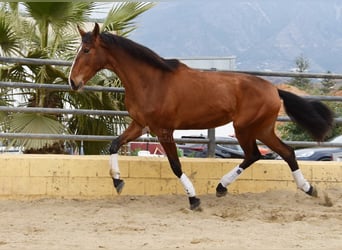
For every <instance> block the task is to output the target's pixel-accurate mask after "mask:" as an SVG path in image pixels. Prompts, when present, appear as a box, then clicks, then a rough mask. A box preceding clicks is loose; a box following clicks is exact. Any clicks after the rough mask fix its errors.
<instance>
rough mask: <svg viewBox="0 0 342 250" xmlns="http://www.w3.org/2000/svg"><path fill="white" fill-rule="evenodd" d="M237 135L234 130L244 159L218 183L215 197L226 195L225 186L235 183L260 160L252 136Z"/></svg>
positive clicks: (243, 133) (245, 133)
mask: <svg viewBox="0 0 342 250" xmlns="http://www.w3.org/2000/svg"><path fill="white" fill-rule="evenodd" d="M244 131H245V132H242V133H239V131H238V130H236V137H237V139H238V141H239V143H240V146H241V147H242V149H243V151H244V153H245V158H244V160H243V161H242V163H241V164H239V165H238V166H236V167H235V168H233V169H232V170H231V171H230V172H228V173H227V174H226V175H224V176H223V177H222V179H221V181H220V183H219V184H218V185H217V187H216V196H217V197H222V196H224V195H226V194H227V191H228V190H227V186H228V185H229V184H231V183H232V182H233V181H235V180H236V179H237V178H238V177H239V175H240V174H241V173H242V172H243V171H244V170H245V169H246V168H248V167H249V166H250V165H252V164H253V163H254V162H256V161H257V160H259V159H260V157H261V154H260V152H259V149H258V147H257V144H256V140H255V139H254V137H253V135H249V134H248V133H247V132H246V131H248V130H247V129H246V130H244Z"/></svg>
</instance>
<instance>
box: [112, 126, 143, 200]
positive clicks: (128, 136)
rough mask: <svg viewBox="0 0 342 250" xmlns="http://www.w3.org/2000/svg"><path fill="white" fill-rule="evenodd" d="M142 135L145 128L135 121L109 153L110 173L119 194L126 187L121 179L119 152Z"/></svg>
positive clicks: (114, 141) (119, 137) (115, 141)
mask: <svg viewBox="0 0 342 250" xmlns="http://www.w3.org/2000/svg"><path fill="white" fill-rule="evenodd" d="M142 134H144V129H143V127H141V126H140V125H139V124H137V123H136V122H135V121H133V122H132V123H131V124H130V125H129V127H128V128H127V129H126V130H125V131H124V132H123V133H122V134H121V135H120V136H118V137H117V138H116V139H114V140H113V141H112V144H111V146H110V149H109V152H110V161H109V166H110V170H109V173H110V175H111V177H112V179H113V184H114V187H115V189H116V191H117V193H118V194H120V193H121V191H122V189H123V187H124V185H125V183H124V181H123V180H122V179H120V169H119V163H118V151H119V149H120V147H121V146H122V145H123V144H126V143H127V142H130V141H132V140H134V139H136V138H138V137H139V136H141V135H142Z"/></svg>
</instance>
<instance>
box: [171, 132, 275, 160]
mask: <svg viewBox="0 0 342 250" xmlns="http://www.w3.org/2000/svg"><path fill="white" fill-rule="evenodd" d="M182 138H183V139H184V138H188V139H205V138H206V137H203V136H182ZM216 140H220V141H231V142H236V139H235V138H234V137H216ZM177 147H178V148H179V149H181V150H182V151H183V156H186V157H201V158H205V157H207V156H208V145H207V144H206V143H203V144H198V143H197V144H194V143H186V144H177ZM259 150H260V152H261V154H262V156H263V158H264V159H272V158H274V154H273V152H272V151H270V150H269V149H268V148H265V147H259ZM215 157H217V158H244V157H245V154H244V152H243V150H242V148H241V147H240V145H239V144H223V143H222V144H221V143H218V144H216V147H215Z"/></svg>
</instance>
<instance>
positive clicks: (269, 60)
mask: <svg viewBox="0 0 342 250" xmlns="http://www.w3.org/2000/svg"><path fill="white" fill-rule="evenodd" d="M138 25H139V27H138V29H137V30H136V31H135V32H134V33H133V34H132V35H131V37H130V38H132V39H133V40H135V41H137V42H139V43H142V44H144V45H146V46H148V47H150V48H151V49H153V50H154V51H156V52H157V53H159V54H160V55H162V56H164V57H198V56H232V55H233V56H236V57H237V69H241V70H242V69H243V70H273V71H276V70H281V71H288V70H291V69H292V68H294V67H295V58H296V57H298V56H300V55H303V56H304V57H305V58H307V59H308V60H309V62H310V71H311V72H326V71H327V70H330V71H332V72H335V73H339V72H342V64H341V63H340V61H341V60H340V59H341V55H342V29H341V27H342V2H341V1H340V0H325V1H316V0H313V1H311V0H310V1H309V0H301V1H297V0H288V1H268V0H250V1H246V0H242V1H234V0H215V1H202V0H199V1H193V0H191V1H169V2H159V3H158V4H157V6H155V7H154V8H153V9H151V10H149V11H148V12H146V13H144V14H143V15H142V16H141V17H139V18H138Z"/></svg>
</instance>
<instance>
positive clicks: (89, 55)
mask: <svg viewBox="0 0 342 250" xmlns="http://www.w3.org/2000/svg"><path fill="white" fill-rule="evenodd" d="M77 28H78V31H79V33H80V35H81V37H82V43H81V46H80V48H79V50H78V52H77V55H76V57H75V60H74V62H73V64H72V66H71V70H70V74H69V84H70V86H71V88H72V89H73V90H78V89H81V88H82V87H83V86H84V85H85V84H86V82H87V81H88V80H90V79H91V78H92V77H93V76H94V75H95V74H96V72H97V71H99V70H101V69H103V67H104V65H105V62H104V58H105V56H104V51H103V49H102V48H101V46H100V27H99V25H98V24H97V23H95V27H94V29H93V31H91V32H85V31H84V30H82V29H81V28H80V27H79V26H77Z"/></svg>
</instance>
